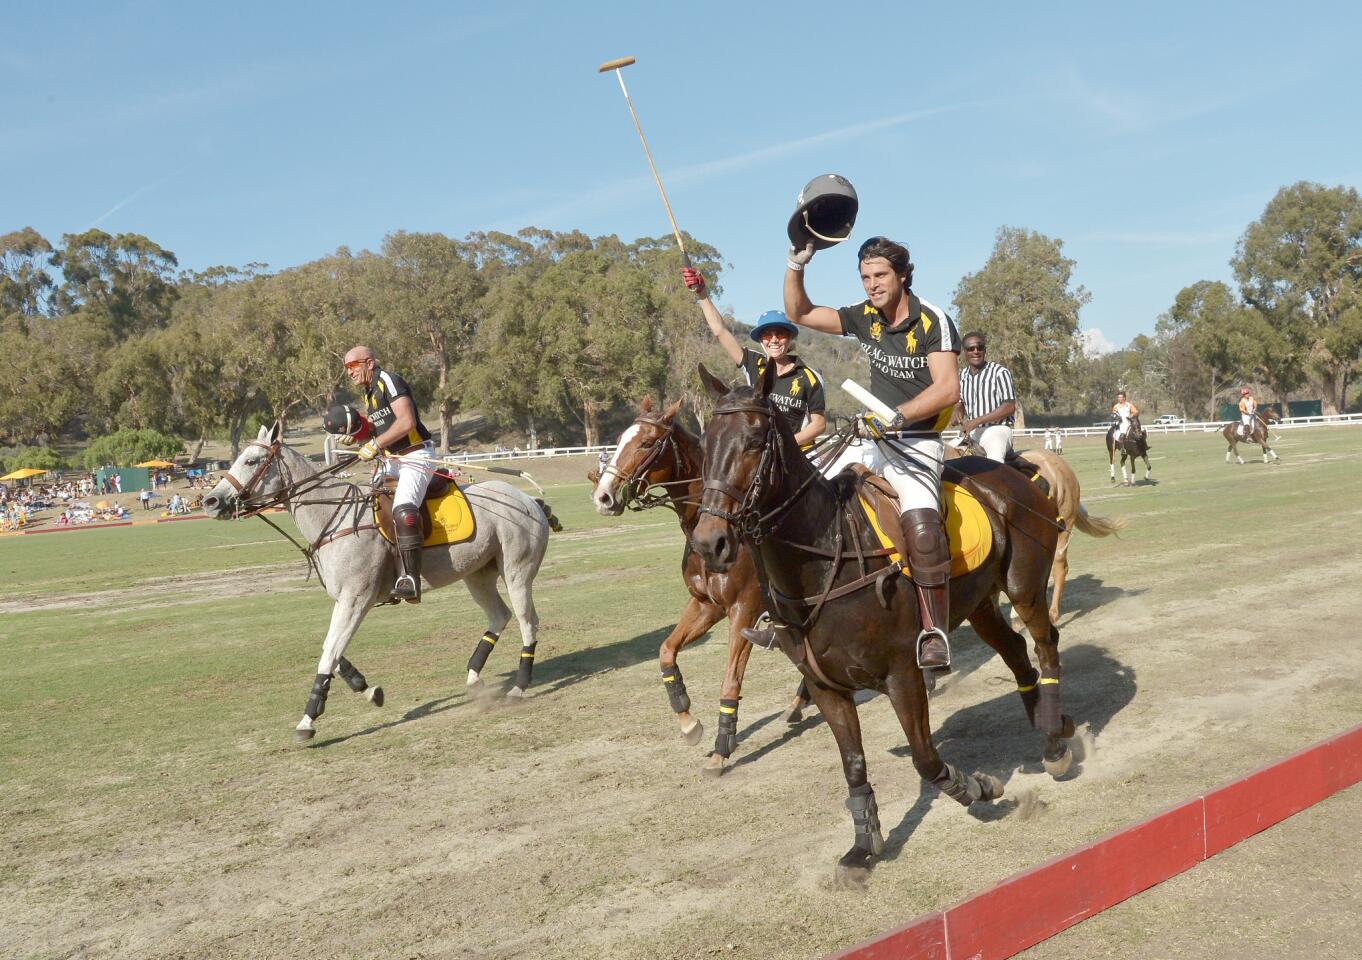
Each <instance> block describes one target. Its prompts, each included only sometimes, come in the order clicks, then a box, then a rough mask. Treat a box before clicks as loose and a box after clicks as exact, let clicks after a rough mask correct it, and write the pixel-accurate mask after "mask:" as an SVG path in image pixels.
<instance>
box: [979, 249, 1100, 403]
mask: <svg viewBox="0 0 1362 960" xmlns="http://www.w3.org/2000/svg"><path fill="white" fill-rule="evenodd" d="M1063 248H1064V244H1063V241H1061V240H1055V239H1051V238H1050V237H1047V236H1045V235H1044V234H1040V233H1036V232H1035V231H1031V230H1025V229H1021V228H1017V227H1002V228H1000V229H999V230H998V236H997V241H996V242H995V244H994V247H993V252H992V253H991V254H990V255H989V258H988V260H987V262H986V263H985V264H984V265H983V267H981V268H980V269H979V270H978V271H977V272H975V273H971V274H969V275H967V276H966V277H964V278H963V279H962V280H961V281H960V285H959V286H958V287H957V288H956V290H955V295H954V300H955V306H956V321H957V323H958V324H959V326H960V330H961V332H964V331H966V330H981V331H983V332H984V333H985V334H986V335H987V336H988V352H989V356H990V358H991V359H993V360H996V361H997V362H999V363H1001V364H1002V365H1003V366H1005V367H1007V368H1009V369H1010V370H1011V371H1012V375H1013V377H1014V378H1015V379H1016V381H1017V390H1018V392H1019V393H1020V394H1021V395H1022V396H1023V397H1025V398H1034V399H1036V400H1039V401H1040V404H1041V406H1042V407H1043V408H1044V409H1046V410H1050V409H1051V408H1052V407H1053V406H1054V405H1055V403H1056V402H1057V401H1058V400H1059V399H1060V398H1061V397H1062V396H1063V393H1064V389H1065V387H1064V382H1065V380H1066V379H1067V378H1068V377H1069V375H1070V372H1071V369H1072V367H1073V363H1074V359H1075V357H1076V356H1077V355H1078V354H1079V353H1080V350H1081V348H1080V344H1079V340H1078V332H1079V322H1078V314H1079V311H1080V310H1082V309H1083V307H1085V306H1086V305H1087V304H1088V303H1089V302H1090V301H1091V299H1092V297H1091V295H1090V294H1089V293H1088V291H1087V290H1085V289H1084V288H1083V287H1082V286H1078V287H1072V286H1071V280H1072V276H1073V268H1074V261H1073V260H1071V259H1069V258H1068V257H1065V256H1064V254H1063Z"/></svg>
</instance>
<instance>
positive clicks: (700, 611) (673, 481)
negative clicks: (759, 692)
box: [587, 397, 809, 776]
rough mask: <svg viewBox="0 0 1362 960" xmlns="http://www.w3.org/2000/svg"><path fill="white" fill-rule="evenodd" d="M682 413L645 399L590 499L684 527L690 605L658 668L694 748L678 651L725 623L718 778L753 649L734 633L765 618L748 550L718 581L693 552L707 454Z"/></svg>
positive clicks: (609, 510) (612, 510)
mask: <svg viewBox="0 0 1362 960" xmlns="http://www.w3.org/2000/svg"><path fill="white" fill-rule="evenodd" d="M680 408H681V403H680V401H677V402H676V403H673V404H671V405H670V406H668V407H667V408H666V409H665V410H662V411H661V412H660V413H659V412H655V411H654V410H653V403H652V400H651V399H650V398H648V397H644V398H643V401H642V403H640V404H639V410H638V416H637V417H636V418H635V419H634V422H633V423H632V424H630V426H629V428H628V429H627V430H625V431H624V433H623V434H621V435H620V438H619V442H618V443H617V444H616V447H615V453H614V456H613V457H611V459H610V462H609V463H607V464H604V465H603V467H602V469H601V470H600V471H595V470H593V471H592V472H591V473H590V474H588V475H587V477H588V479H590V480H591V482H592V483H593V484H594V485H595V486H594V487H593V489H592V491H591V500H592V503H594V504H595V506H596V511H597V512H598V513H600V514H601V515H603V516H607V517H611V516H613V517H617V516H619V515H620V514H621V513H623V512H624V510H625V508H626V507H632V508H634V509H641V508H642V507H645V506H666V507H668V508H670V509H672V510H674V511H675V512H676V517H677V519H678V520H679V521H680V522H681V532H682V533H683V534H685V536H686V546H685V550H684V551H683V552H682V554H681V578H682V580H684V581H685V584H686V589H687V590H688V591H689V592H690V599H689V600H688V601H687V603H686V609H685V610H683V611H682V612H681V617H680V619H679V620H678V621H677V624H676V627H675V628H674V629H673V630H672V632H671V633H670V634H668V635H667V638H666V639H665V640H663V641H662V646H661V647H660V648H659V650H658V663H659V666H661V668H662V684H663V687H664V688H665V689H666V691H667V700H668V702H669V703H670V705H671V708H672V711H673V712H674V713H675V714H676V719H677V722H678V723H679V724H680V725H681V735H682V736H683V737H684V738H685V740H686V742H687V743H688V744H691V745H692V746H694V745H695V744H697V743H699V742H700V738H701V737H703V736H704V734H705V727H704V724H703V723H701V722H700V720H699V718H697V717H693V716H691V713H690V708H691V702H690V696H689V695H688V694H687V692H686V684H685V681H684V680H683V679H682V678H681V668H680V667H679V666H677V664H676V657H677V654H678V653H680V652H681V650H682V649H683V648H685V647H687V646H689V645H690V644H691V643H694V642H695V641H696V640H698V639H699V638H700V637H702V636H704V635H705V632H706V631H708V630H709V629H710V628H711V627H713V626H714V625H715V624H716V623H718V622H719V621H720V620H722V619H723V618H724V617H728V663H727V665H726V667H725V668H724V680H723V686H722V687H721V689H720V691H719V725H718V729H719V732H718V734H717V735H716V736H715V739H714V750H713V752H711V753H710V755H709V757H708V758H706V760H705V763H704V766H703V767H702V768H701V770H702V772H703V773H704V774H706V775H707V776H719V775H720V774H722V773H723V772H724V770H725V768H726V764H727V761H728V759H729V758H730V757H731V756H732V755H733V751H734V750H735V749H736V747H737V742H738V700H739V698H740V697H741V696H742V681H743V675H744V673H746V671H747V659H748V657H749V656H750V655H751V653H752V644H750V643H748V641H747V640H746V639H745V638H744V637H743V636H742V634H741V633H740V632H739V631H741V630H742V629H743V628H744V627H750V626H752V624H753V623H755V622H756V620H757V616H758V614H760V613H761V610H762V606H761V594H760V592H759V590H758V588H757V580H756V572H755V570H754V569H753V567H752V557H751V555H750V553H749V552H748V551H747V550H743V551H741V552H740V553H739V556H738V559H737V562H736V563H735V564H734V565H733V566H732V568H731V569H730V570H728V571H727V572H725V573H722V574H721V573H716V572H713V571H707V570H706V569H705V568H704V565H703V564H702V563H701V562H700V558H699V556H697V555H696V553H695V551H694V550H693V549H692V548H691V542H690V537H691V532H692V531H693V530H694V529H695V522H696V520H697V519H698V512H697V511H698V510H699V507H700V486H701V480H700V465H701V462H702V458H703V456H704V454H703V453H702V451H701V449H700V440H699V438H697V437H696V436H695V435H694V434H693V433H691V432H690V431H689V430H687V429H686V428H685V427H683V426H682V425H681V424H679V423H677V422H676V414H677V411H678V410H680ZM808 699H809V698H808V696H807V695H806V694H805V693H804V688H803V687H801V688H800V691H799V693H797V694H796V695H795V700H794V702H793V703H792V704H791V705H790V707H789V709H788V710H787V711H786V713H785V719H786V720H787V721H789V722H791V723H794V722H797V721H798V719H799V717H800V710H801V709H802V708H803V706H804V705H806V704H807V703H808Z"/></svg>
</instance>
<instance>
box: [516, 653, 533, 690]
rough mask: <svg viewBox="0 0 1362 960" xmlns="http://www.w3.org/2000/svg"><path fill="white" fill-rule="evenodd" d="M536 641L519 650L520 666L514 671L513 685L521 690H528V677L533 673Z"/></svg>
mask: <svg viewBox="0 0 1362 960" xmlns="http://www.w3.org/2000/svg"><path fill="white" fill-rule="evenodd" d="M538 645H539V642H538V641H535V642H534V643H532V644H530V645H529V646H527V647H521V648H520V666H518V667H516V670H515V685H516V686H517V687H519V688H520V689H521V690H528V689H530V676H531V675H532V674H533V673H534V648H535V647H537V646H538Z"/></svg>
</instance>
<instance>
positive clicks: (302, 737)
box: [293, 729, 317, 743]
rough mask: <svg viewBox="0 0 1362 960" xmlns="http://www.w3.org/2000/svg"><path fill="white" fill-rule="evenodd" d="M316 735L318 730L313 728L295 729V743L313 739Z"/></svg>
mask: <svg viewBox="0 0 1362 960" xmlns="http://www.w3.org/2000/svg"><path fill="white" fill-rule="evenodd" d="M316 735H317V731H316V730H312V729H306V730H294V731H293V742H294V743H307V742H308V741H309V740H311V739H312V738H313V737H315V736H316Z"/></svg>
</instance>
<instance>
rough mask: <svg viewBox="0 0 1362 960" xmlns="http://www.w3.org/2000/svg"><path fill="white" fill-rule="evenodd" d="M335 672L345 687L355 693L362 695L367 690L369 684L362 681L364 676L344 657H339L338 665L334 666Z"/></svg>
mask: <svg viewBox="0 0 1362 960" xmlns="http://www.w3.org/2000/svg"><path fill="white" fill-rule="evenodd" d="M336 672H337V673H339V674H340V677H341V679H342V680H344V681H345V685H346V686H347V687H349V688H350V689H351V690H353V691H355V693H363V692H364V691H365V690H368V689H369V682H368V681H367V680H365V679H364V674H362V673H360V672H359V671H358V670H356V669H355V665H354V664H353V663H351V662H350V661H349V660H347V659H345V658H344V657H341V658H340V663H338V664H336Z"/></svg>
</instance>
